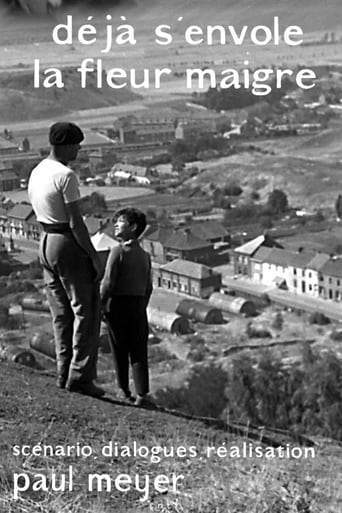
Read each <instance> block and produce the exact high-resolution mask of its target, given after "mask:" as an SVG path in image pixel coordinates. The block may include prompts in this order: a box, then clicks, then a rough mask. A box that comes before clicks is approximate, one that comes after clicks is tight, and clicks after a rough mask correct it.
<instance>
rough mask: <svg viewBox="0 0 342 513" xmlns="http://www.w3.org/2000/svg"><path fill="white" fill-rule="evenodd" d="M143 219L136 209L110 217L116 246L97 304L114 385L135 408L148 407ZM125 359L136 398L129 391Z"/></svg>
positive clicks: (148, 283) (147, 264) (148, 285)
mask: <svg viewBox="0 0 342 513" xmlns="http://www.w3.org/2000/svg"><path fill="white" fill-rule="evenodd" d="M145 228H146V217H145V214H144V213H143V212H141V211H140V210H138V209H136V208H123V209H121V210H119V211H118V212H117V213H116V214H115V217H114V234H115V237H116V238H117V239H118V240H119V241H120V245H119V246H116V247H114V248H113V249H112V250H111V252H110V254H109V257H108V260H107V264H106V269H105V274H104V277H103V280H102V283H101V288H100V291H101V301H102V304H103V305H104V306H105V310H106V312H107V320H108V321H109V324H110V327H111V329H112V331H113V335H114V337H115V340H114V341H113V344H112V345H113V353H114V359H115V367H116V373H117V380H118V385H119V387H120V389H121V391H122V394H123V396H124V398H126V399H128V400H129V401H131V402H133V401H135V404H136V405H137V406H144V405H145V404H147V403H148V400H147V397H146V396H147V394H148V392H149V377H148V360H147V342H148V323H147V315H146V308H147V305H148V302H149V299H150V296H151V293H152V279H151V259H150V256H149V254H148V253H146V251H144V250H143V249H142V248H141V247H140V244H139V241H138V237H139V236H140V235H141V234H142V233H143V231H144V230H145ZM129 359H130V362H131V366H132V373H133V380H134V385H135V390H136V393H137V398H136V399H135V400H134V398H133V397H132V395H131V392H130V389H129Z"/></svg>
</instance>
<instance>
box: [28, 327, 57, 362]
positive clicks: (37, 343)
mask: <svg viewBox="0 0 342 513" xmlns="http://www.w3.org/2000/svg"><path fill="white" fill-rule="evenodd" d="M30 347H32V349H35V350H36V351H39V352H40V353H43V354H45V356H49V357H50V358H53V359H54V360H55V359H56V348H55V342H54V339H53V338H51V335H50V333H35V334H34V335H33V337H32V338H31V340H30Z"/></svg>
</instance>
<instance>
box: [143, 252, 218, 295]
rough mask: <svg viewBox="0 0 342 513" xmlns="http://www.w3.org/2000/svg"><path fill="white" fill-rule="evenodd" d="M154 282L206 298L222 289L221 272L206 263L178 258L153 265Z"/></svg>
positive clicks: (156, 285) (155, 284) (175, 290)
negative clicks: (159, 264)
mask: <svg viewBox="0 0 342 513" xmlns="http://www.w3.org/2000/svg"><path fill="white" fill-rule="evenodd" d="M153 283H154V286H155V287H161V288H163V289H166V290H169V291H173V292H181V293H183V294H187V295H189V296H194V297H198V298H202V299H205V298H208V297H209V296H210V295H211V294H212V293H213V292H216V291H219V290H220V288H221V274H219V273H217V272H215V271H213V270H212V269H211V268H210V267H208V266H206V265H203V264H199V263H194V262H189V261H187V260H182V259H176V260H173V261H172V262H168V263H167V264H164V265H161V266H154V267H153Z"/></svg>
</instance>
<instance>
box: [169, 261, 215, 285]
mask: <svg viewBox="0 0 342 513" xmlns="http://www.w3.org/2000/svg"><path fill="white" fill-rule="evenodd" d="M160 268H161V269H164V270H165V271H171V272H175V273H177V274H182V275H183V276H188V277H190V278H196V279H200V280H202V279H204V278H210V277H211V276H219V273H216V272H215V271H213V270H212V269H211V268H210V267H207V266H206V265H203V264H198V263H195V262H189V261H188V260H182V259H181V258H177V259H176V260H173V261H172V262H168V263H167V264H165V265H162V266H161V267H160Z"/></svg>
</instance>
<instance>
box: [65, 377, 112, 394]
mask: <svg viewBox="0 0 342 513" xmlns="http://www.w3.org/2000/svg"><path fill="white" fill-rule="evenodd" d="M67 389H68V390H69V392H76V393H78V394H84V395H90V396H91V397H96V398H99V397H102V396H103V395H105V393H106V392H105V391H104V390H103V388H100V387H98V386H97V385H95V383H93V382H92V381H88V382H86V383H71V384H68V385H67Z"/></svg>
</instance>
